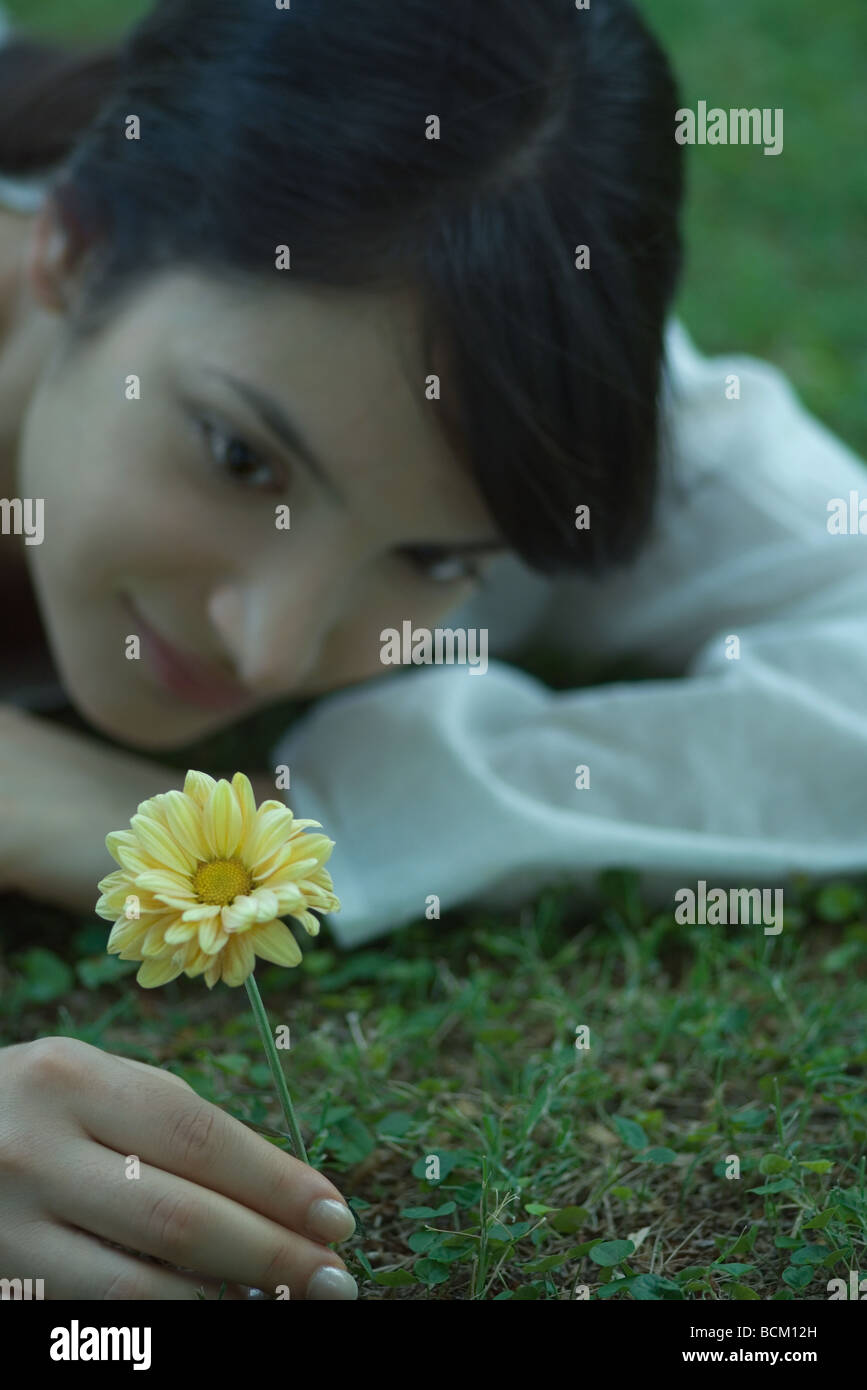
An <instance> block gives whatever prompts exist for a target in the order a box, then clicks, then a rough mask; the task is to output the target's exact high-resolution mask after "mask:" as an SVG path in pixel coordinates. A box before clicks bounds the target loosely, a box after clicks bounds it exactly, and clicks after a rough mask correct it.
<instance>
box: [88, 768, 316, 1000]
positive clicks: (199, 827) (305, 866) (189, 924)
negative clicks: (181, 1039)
mask: <svg viewBox="0 0 867 1390" xmlns="http://www.w3.org/2000/svg"><path fill="white" fill-rule="evenodd" d="M310 826H316V827H317V828H318V829H321V828H322V827H321V826H320V825H319V822H318V821H315V820H296V819H295V817H294V816H293V814H292V812H291V811H290V810H289V809H288V808H287V807H286V806H284V804H283V802H282V801H263V802H262V805H261V806H260V807H259V808H258V809H257V807H256V799H255V797H254V795H253V788H252V787H251V785H250V782H249V779H248V778H247V777H245V776H244V774H243V773H242V772H236V773H235V775H234V777H233V778H232V781H231V784H230V783H229V782H226V781H219V782H217V781H215V780H214V778H213V777H209V776H208V774H207V773H205V772H192V771H190V772H188V773H187V776H186V781H185V782H184V790H183V791H182V792H179V791H171V792H165V793H163V794H161V795H160V796H154V797H151V799H150V800H148V801H143V802H142V803H141V805H140V806H139V807H138V813H137V814H136V815H134V816H133V818H132V820H131V821H130V828H129V830H117V831H112V833H111V834H110V835H107V836H106V841H105V843H106V845H107V847H108V851H109V853H110V854H111V856H112V858H113V859H115V860H117V862H118V864H120V869H118V870H115V872H114V873H111V874H109V875H108V876H107V877H106V878H103V879H101V880H100V882H99V884H98V887H99V890H100V893H101V894H102V896H101V897H100V899H99V902H98V903H97V904H96V911H97V912H98V914H99V916H100V917H104V918H106V920H107V921H109V922H114V927H113V928H112V931H111V935H110V936H109V939H108V947H107V949H108V951H109V952H111V953H112V954H119V955H120V958H121V960H140V961H143V962H144V964H143V965H142V967H141V969H140V970H139V972H138V974H137V975H136V979H137V980H138V983H139V984H140V985H143V986H144V988H145V989H153V988H154V987H155V986H156V985H164V984H167V983H168V981H169V980H174V979H176V978H177V976H178V975H180V974H182V973H183V974H185V975H189V976H191V977H193V976H195V975H204V977H205V982H206V984H207V986H208V988H209V989H212V988H213V987H214V985H215V984H216V983H217V981H218V980H220V979H223V980H224V981H225V982H226V984H227V985H242V984H243V983H244V981H245V980H246V979H247V977H248V975H250V974H252V972H253V970H254V969H255V965H256V956H261V957H262V959H263V960H268V961H273V963H274V964H275V965H287V966H288V965H298V963H299V962H300V960H301V958H302V957H301V951H300V950H299V947H298V943H297V942H296V940H295V938H294V936H293V935H292V933H291V932H290V930H289V928H288V927H287V926H286V925H285V923H283V922H280V921H278V918H279V917H281V916H290V917H294V918H295V919H296V921H298V922H300V923H301V925H302V927H303V928H304V930H305V931H306V932H307V933H308V934H309V935H310V936H315V935H316V934H317V932H318V931H319V922H318V920H317V919H316V918H315V917H314V916H313V915H312V913H311V912H310V910H309V909H310V908H314V909H315V910H316V911H318V912H335V911H338V910H339V908H340V903H339V901H338V899H337V898H336V897H335V895H334V892H333V888H334V885H333V883H332V881H331V876H330V874H329V873H328V871H327V870H326V869H325V868H323V865H324V864H325V862H326V860H327V859H329V858H330V856H331V851H332V849H333V848H334V841H333V840H329V839H328V838H327V837H326V836H325V835H306V834H304V833H303V832H304V831H306V830H307V829H308V828H309V827H310Z"/></svg>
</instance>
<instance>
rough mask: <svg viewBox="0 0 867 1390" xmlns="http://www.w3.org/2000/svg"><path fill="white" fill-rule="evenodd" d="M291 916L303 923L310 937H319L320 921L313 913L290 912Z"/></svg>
mask: <svg viewBox="0 0 867 1390" xmlns="http://www.w3.org/2000/svg"><path fill="white" fill-rule="evenodd" d="M289 915H290V917H293V918H294V919H295V921H296V922H300V923H301V926H302V927H303V928H304V930H305V931H306V933H307V935H308V936H318V935H319V921H318V919H317V918H316V917H314V916H313V914H312V912H290V914H289Z"/></svg>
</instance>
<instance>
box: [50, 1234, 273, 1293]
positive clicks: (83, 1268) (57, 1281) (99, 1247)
mask: <svg viewBox="0 0 867 1390" xmlns="http://www.w3.org/2000/svg"><path fill="white" fill-rule="evenodd" d="M27 1257H28V1262H29V1264H28V1267H29V1268H32V1269H51V1270H53V1271H54V1273H53V1274H51V1275H50V1276H49V1277H48V1278H46V1279H45V1298H46V1299H85V1300H86V1299H91V1300H96V1299H110V1300H114V1299H130V1300H136V1299H141V1300H143V1301H144V1300H147V1301H151V1300H158V1299H195V1298H196V1297H197V1292H196V1291H197V1290H201V1291H202V1292H203V1293H204V1295H205V1299H206V1300H210V1299H215V1300H216V1299H217V1298H218V1296H219V1291H220V1285H219V1283H216V1282H214V1281H212V1280H204V1279H200V1278H198V1277H196V1276H194V1275H189V1274H181V1273H179V1272H176V1271H174V1270H170V1269H164V1268H163V1267H162V1266H161V1265H158V1264H155V1263H153V1261H150V1260H147V1259H139V1258H137V1257H136V1256H135V1255H131V1254H126V1253H124V1252H123V1251H121V1250H112V1249H111V1248H110V1246H107V1245H103V1244H102V1242H101V1241H99V1240H95V1239H94V1238H93V1237H92V1236H90V1235H88V1234H87V1233H86V1232H84V1231H76V1230H74V1229H73V1228H72V1227H65V1226H55V1225H52V1224H50V1223H49V1222H47V1221H45V1222H40V1223H39V1225H38V1226H36V1227H34V1228H32V1229H31V1230H30V1231H29V1232H28V1239H27ZM245 1298H247V1291H246V1290H245V1289H242V1288H239V1287H232V1286H227V1287H226V1289H225V1290H224V1292H223V1300H224V1301H226V1300H228V1301H229V1302H236V1301H238V1300H241V1299H245Z"/></svg>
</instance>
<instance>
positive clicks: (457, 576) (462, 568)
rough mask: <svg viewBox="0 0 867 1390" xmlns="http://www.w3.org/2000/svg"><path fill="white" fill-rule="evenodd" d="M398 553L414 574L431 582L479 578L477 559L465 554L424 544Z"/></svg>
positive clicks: (479, 567) (463, 580) (441, 582)
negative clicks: (457, 553) (456, 553)
mask: <svg viewBox="0 0 867 1390" xmlns="http://www.w3.org/2000/svg"><path fill="white" fill-rule="evenodd" d="M400 553H401V555H402V556H403V557H404V559H405V560H406V561H407V563H408V564H409V565H410V566H411V567H412V569H413V571H414V572H415V573H416V574H420V575H421V576H422V577H423V578H424V579H428V580H430V582H431V583H433V584H458V583H461V582H466V581H467V580H476V579H480V578H481V566H480V565H479V563H478V561H476V560H473V559H472V558H471V557H469V556H467V555H455V554H453V553H451V552H449V551H447V550H438V549H437V548H436V547H435V546H425V545H416V546H411V547H409V548H407V549H406V550H402V551H401V552H400Z"/></svg>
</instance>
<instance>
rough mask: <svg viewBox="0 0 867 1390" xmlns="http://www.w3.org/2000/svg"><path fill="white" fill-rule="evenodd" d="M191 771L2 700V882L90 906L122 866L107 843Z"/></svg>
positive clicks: (65, 903)
mask: <svg viewBox="0 0 867 1390" xmlns="http://www.w3.org/2000/svg"><path fill="white" fill-rule="evenodd" d="M183 782H184V774H183V772H178V770H177V769H175V768H171V767H166V766H163V765H161V764H159V763H155V762H152V761H151V760H149V759H146V758H141V757H136V756H133V755H131V754H127V753H121V752H119V751H117V750H116V749H113V748H109V747H106V746H105V745H103V744H101V743H98V742H97V741H96V740H95V739H90V738H87V737H86V736H84V735H82V734H79V733H73V732H71V731H70V730H68V729H64V728H59V727H57V726H56V725H53V724H50V723H48V722H47V721H46V720H44V719H41V718H39V717H37V716H35V715H32V714H29V713H27V712H26V711H24V710H21V709H18V708H17V707H15V706H12V705H0V890H5V891H7V892H17V893H23V894H24V895H25V896H27V897H33V898H36V899H39V900H40V901H43V902H50V903H53V904H55V905H56V906H58V907H65V908H67V909H68V910H69V911H71V912H89V911H91V910H92V909H93V906H94V904H95V902H96V900H97V898H98V896H99V893H98V891H97V887H96V885H97V882H98V881H99V879H100V878H102V877H104V875H105V874H107V873H111V871H112V870H113V869H115V868H116V867H117V865H116V864H115V862H114V860H113V859H112V858H111V856H110V854H109V853H108V850H107V849H106V848H105V837H106V835H107V834H108V832H109V831H110V830H120V829H122V828H123V827H124V826H125V825H127V824H128V823H129V819H130V817H131V816H133V815H135V811H136V807H137V806H138V804H139V802H141V801H144V800H145V798H146V797H149V796H154V795H155V794H156V793H158V792H165V791H169V790H171V789H172V788H173V787H177V788H178V789H180V788H182V787H183Z"/></svg>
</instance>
